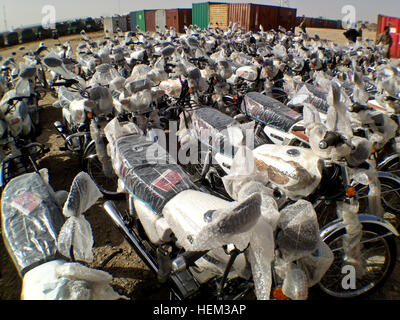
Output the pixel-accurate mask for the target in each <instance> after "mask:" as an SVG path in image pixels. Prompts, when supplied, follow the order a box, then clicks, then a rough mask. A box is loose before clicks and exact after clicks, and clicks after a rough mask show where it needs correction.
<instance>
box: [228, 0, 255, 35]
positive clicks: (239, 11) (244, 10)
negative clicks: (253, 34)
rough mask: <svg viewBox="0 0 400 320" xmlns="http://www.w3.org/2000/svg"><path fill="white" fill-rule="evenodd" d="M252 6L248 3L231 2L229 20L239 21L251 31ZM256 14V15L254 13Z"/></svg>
mask: <svg viewBox="0 0 400 320" xmlns="http://www.w3.org/2000/svg"><path fill="white" fill-rule="evenodd" d="M251 8H252V5H251V4H248V3H231V4H229V7H228V21H229V22H232V24H233V23H239V24H240V26H241V27H242V28H244V29H245V30H246V31H247V32H248V31H251V25H252V20H251ZM253 16H254V15H253Z"/></svg>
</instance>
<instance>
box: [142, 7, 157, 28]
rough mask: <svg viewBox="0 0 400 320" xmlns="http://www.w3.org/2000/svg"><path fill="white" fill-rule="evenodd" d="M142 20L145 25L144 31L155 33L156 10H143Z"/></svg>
mask: <svg viewBox="0 0 400 320" xmlns="http://www.w3.org/2000/svg"><path fill="white" fill-rule="evenodd" d="M144 19H145V24H146V31H149V32H155V31H156V20H155V19H156V10H145V11H144Z"/></svg>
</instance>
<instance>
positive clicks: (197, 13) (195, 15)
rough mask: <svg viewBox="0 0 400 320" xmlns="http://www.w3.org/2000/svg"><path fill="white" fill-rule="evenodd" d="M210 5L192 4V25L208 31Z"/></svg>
mask: <svg viewBox="0 0 400 320" xmlns="http://www.w3.org/2000/svg"><path fill="white" fill-rule="evenodd" d="M208 10H209V3H208V2H203V3H193V4H192V23H193V25H196V26H198V27H199V28H201V29H206V28H207V27H208V22H209V15H208V13H209V11H208Z"/></svg>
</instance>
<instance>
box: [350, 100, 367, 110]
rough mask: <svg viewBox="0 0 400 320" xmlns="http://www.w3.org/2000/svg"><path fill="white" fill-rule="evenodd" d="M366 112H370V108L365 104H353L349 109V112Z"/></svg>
mask: <svg viewBox="0 0 400 320" xmlns="http://www.w3.org/2000/svg"><path fill="white" fill-rule="evenodd" d="M364 110H369V107H368V106H366V105H363V104H359V103H357V102H356V103H353V104H352V105H351V106H350V107H349V111H350V112H360V111H364Z"/></svg>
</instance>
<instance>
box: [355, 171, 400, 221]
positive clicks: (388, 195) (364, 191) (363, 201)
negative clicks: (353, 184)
mask: <svg viewBox="0 0 400 320" xmlns="http://www.w3.org/2000/svg"><path fill="white" fill-rule="evenodd" d="M379 182H380V184H381V200H382V206H383V208H384V210H385V211H388V212H390V213H392V214H394V215H396V216H397V217H398V218H400V183H398V182H397V181H396V180H393V179H389V178H384V177H382V178H380V179H379ZM368 189H369V188H368V186H362V187H361V188H360V189H359V190H358V191H357V194H359V195H361V196H362V198H360V199H359V202H360V210H359V212H364V213H367V212H368V197H367V195H368Z"/></svg>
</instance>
